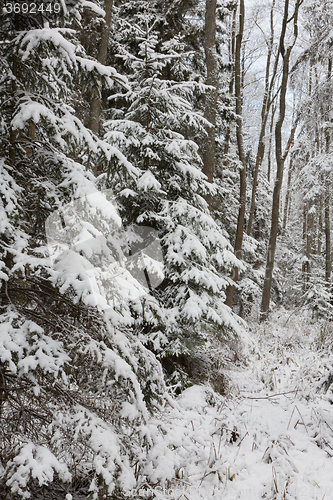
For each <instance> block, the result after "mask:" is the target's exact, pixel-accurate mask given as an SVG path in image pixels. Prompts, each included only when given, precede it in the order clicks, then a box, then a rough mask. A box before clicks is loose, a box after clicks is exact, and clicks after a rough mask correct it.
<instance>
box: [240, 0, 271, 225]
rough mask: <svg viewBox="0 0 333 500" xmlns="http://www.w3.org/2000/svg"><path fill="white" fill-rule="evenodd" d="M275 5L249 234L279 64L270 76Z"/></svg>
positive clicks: (268, 44) (268, 49) (268, 50)
mask: <svg viewBox="0 0 333 500" xmlns="http://www.w3.org/2000/svg"><path fill="white" fill-rule="evenodd" d="M274 7H275V0H273V2H272V7H271V13H270V27H271V32H270V38H269V41H268V43H267V59H266V73H265V92H264V97H263V101H262V107H261V125H260V132H259V141H258V147H257V154H256V162H255V168H254V175H253V184H252V196H251V207H250V215H249V222H248V226H247V234H251V231H252V224H253V216H254V211H255V204H256V193H257V186H258V175H259V170H260V167H261V165H262V162H263V159H264V153H265V135H266V124H267V119H268V115H269V111H270V107H271V104H272V101H271V96H272V90H273V87H274V81H275V78H276V72H277V66H278V65H277V63H276V64H275V65H274V69H273V74H272V76H271V77H270V73H271V58H272V52H273V44H274ZM277 58H278V56H277Z"/></svg>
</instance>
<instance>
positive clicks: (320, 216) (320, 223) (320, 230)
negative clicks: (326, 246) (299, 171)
mask: <svg viewBox="0 0 333 500" xmlns="http://www.w3.org/2000/svg"><path fill="white" fill-rule="evenodd" d="M318 212H319V213H318V237H317V238H318V240H317V254H318V255H321V245H322V234H323V198H322V196H320V199H319V206H318Z"/></svg>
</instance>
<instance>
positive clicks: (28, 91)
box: [0, 11, 165, 498]
mask: <svg viewBox="0 0 333 500" xmlns="http://www.w3.org/2000/svg"><path fill="white" fill-rule="evenodd" d="M78 12H79V11H77V13H78ZM1 21H2V23H1V44H0V75H1V81H0V106H1V110H2V114H1V138H0V142H1V145H0V151H1V155H0V169H1V175H0V186H1V188H0V214H1V218H0V221H1V222H0V273H1V283H2V284H1V315H0V338H1V343H0V420H1V423H0V456H1V462H2V466H3V469H1V488H3V491H2V493H1V494H5V493H4V489H8V490H10V491H11V492H12V494H13V495H16V497H21V498H28V497H29V496H31V492H32V494H33V495H34V494H35V489H34V488H35V487H36V486H37V487H38V488H39V490H41V489H42V488H43V487H44V486H45V485H47V484H48V483H52V482H53V483H62V486H61V487H62V491H64V490H65V491H67V492H74V491H75V488H76V485H77V484H79V482H80V481H84V483H83V484H84V488H85V491H86V495H87V496H88V494H89V495H90V496H91V498H98V497H99V495H104V494H105V495H106V494H107V495H111V494H116V492H117V490H121V491H122V494H126V492H129V491H131V490H132V488H133V487H134V486H135V485H136V481H137V479H138V473H137V472H135V471H139V470H140V471H141V476H140V477H142V480H143V481H149V480H150V477H154V480H155V481H156V480H158V478H159V477H160V475H159V474H160V473H159V472H157V470H156V467H157V468H158V467H159V463H158V460H157V461H156V460H155V462H154V464H155V465H154V464H152V461H151V458H149V457H148V454H149V450H152V449H154V446H155V444H154V443H155V442H156V440H157V441H158V440H159V437H158V433H159V432H158V430H157V426H156V425H154V424H150V426H147V422H148V420H149V412H150V411H151V410H152V409H153V408H157V407H159V405H160V404H161V402H162V401H165V386H164V382H163V375H162V371H161V368H160V365H159V363H158V362H157V361H156V359H155V358H154V357H153V356H152V355H151V353H149V352H148V351H147V349H146V348H145V347H144V346H143V344H142V343H141V342H140V341H139V340H138V339H137V338H135V340H134V338H133V336H132V335H131V333H130V329H129V326H130V325H131V324H132V323H133V321H134V318H133V316H132V315H131V312H130V309H129V307H128V302H127V301H126V300H124V296H125V295H126V288H128V287H132V288H133V287H134V288H136V289H139V288H140V285H139V283H138V282H137V281H136V280H135V279H134V278H133V279H132V281H131V282H129V281H128V280H125V281H123V282H119V281H118V282H115V277H114V275H115V274H117V273H118V274H119V273H121V272H125V269H124V268H123V267H122V264H121V263H120V262H119V260H120V259H121V258H122V257H121V256H122V252H121V247H122V243H121V241H120V240H121V235H119V234H118V235H117V232H116V231H115V230H114V229H113V228H115V227H117V226H119V225H120V224H121V219H120V217H119V215H118V214H117V211H116V208H115V207H114V204H113V202H112V200H110V199H108V197H107V196H106V195H104V194H103V193H100V192H99V191H98V190H97V187H96V186H97V183H96V179H95V177H94V175H93V174H92V170H93V169H94V168H95V166H96V164H97V165H103V169H105V170H107V168H108V166H109V165H110V164H112V166H113V167H112V168H113V172H114V171H117V172H118V177H123V178H124V179H126V178H128V179H131V178H133V177H137V176H138V174H139V170H138V169H137V168H136V167H134V166H132V165H131V164H130V163H129V161H127V160H126V159H125V157H124V156H123V155H122V154H121V152H120V151H119V150H118V149H116V148H115V147H113V146H110V145H109V144H107V143H106V142H104V141H101V140H99V139H98V138H97V137H96V136H94V135H93V134H92V133H91V132H90V131H89V130H87V129H86V128H85V126H84V125H83V124H82V122H81V121H80V120H79V119H78V118H77V117H76V116H75V114H74V109H73V104H75V102H74V101H73V99H74V98H75V96H76V93H77V88H78V85H81V88H83V89H90V90H91V89H93V88H98V87H99V84H100V81H101V80H102V81H103V83H104V85H105V86H108V87H110V86H111V85H112V83H113V81H114V80H116V81H117V82H118V83H121V84H122V85H123V86H126V85H127V84H126V81H125V80H124V78H123V77H121V76H120V75H119V74H117V72H116V71H115V70H114V69H113V68H110V67H106V66H103V65H101V64H99V63H98V62H96V61H95V60H94V59H92V58H89V57H88V56H86V54H85V53H84V51H83V49H82V47H81V46H80V44H79V43H78V41H77V39H76V34H75V31H74V30H73V26H74V24H73V22H74V21H71V23H72V24H71V29H68V28H66V19H64V18H62V19H61V20H60V21H61V22H60V21H59V20H58V21H57V22H56V23H55V24H54V25H52V24H51V27H50V25H49V24H46V25H44V27H43V26H41V25H40V24H38V23H37V22H36V19H35V18H34V17H33V16H32V17H31V16H26V15H25V16H23V15H22V16H19V15H17V14H12V15H11V14H8V15H5V16H3V17H2V19H1ZM59 24H60V25H62V27H59ZM45 226H46V232H45ZM62 235H63V238H62ZM46 236H48V239H46ZM52 237H53V239H54V241H51V238H52ZM110 262H111V264H112V265H108V263H110ZM103 266H104V267H103ZM105 282H109V287H108V289H107V290H105ZM110 283H111V284H110ZM115 283H116V284H115ZM108 293H109V295H110V296H108ZM112 298H114V299H115V300H112ZM107 299H109V301H108V300H107ZM93 306H94V307H93ZM97 306H98V307H97ZM159 446H161V445H159ZM159 449H160V450H161V448H159ZM163 455H164V452H162V455H161V456H163ZM146 464H149V467H148V468H147V467H146ZM155 466H156V467H155ZM145 467H146V468H145ZM145 471H146V472H145ZM163 474H164V472H163ZM70 481H72V483H70ZM38 485H39V486H38ZM53 487H54V488H55V486H53ZM89 492H90V493H89ZM128 494H129V495H130V493H128Z"/></svg>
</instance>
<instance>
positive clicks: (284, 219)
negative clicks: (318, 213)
mask: <svg viewBox="0 0 333 500" xmlns="http://www.w3.org/2000/svg"><path fill="white" fill-rule="evenodd" d="M292 170H293V158H292V157H291V158H290V162H289V168H288V179H287V191H286V198H285V202H284V207H283V223H282V236H283V237H284V236H285V234H286V229H287V219H288V208H289V202H290V190H291V174H292Z"/></svg>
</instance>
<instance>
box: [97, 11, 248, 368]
mask: <svg viewBox="0 0 333 500" xmlns="http://www.w3.org/2000/svg"><path fill="white" fill-rule="evenodd" d="M135 30H136V37H137V44H138V51H137V53H136V54H132V53H129V52H127V54H122V57H123V58H126V63H127V65H128V66H129V67H130V68H131V70H132V74H131V76H130V77H129V78H130V83H129V85H130V90H129V91H128V92H126V93H123V94H121V95H114V96H113V99H114V100H117V98H120V99H121V101H122V103H124V102H125V103H126V104H125V105H123V106H121V107H120V106H119V108H118V109H116V110H112V109H111V110H110V112H111V113H112V114H113V115H114V118H113V119H110V120H109V121H107V122H106V123H105V128H106V129H107V133H106V136H105V138H106V140H107V141H108V142H109V143H110V144H112V145H114V146H117V147H118V148H119V149H120V150H121V151H122V152H123V153H124V155H125V156H126V157H127V158H128V159H130V160H131V161H132V162H133V163H135V166H136V167H137V168H140V171H141V176H140V177H139V179H138V181H137V185H136V188H135V189H134V190H131V191H129V190H124V191H123V192H122V193H120V197H119V204H120V206H121V207H122V209H121V213H123V214H124V218H125V219H126V222H127V223H128V224H130V223H136V224H144V225H146V226H151V227H153V228H155V229H157V230H158V231H159V235H160V238H161V242H162V249H163V253H164V261H165V269H164V272H165V280H164V281H163V283H162V284H161V285H160V286H159V287H158V288H157V289H156V290H154V291H152V294H153V295H154V297H155V298H156V300H157V301H158V303H159V304H160V307H161V309H162V310H163V311H164V315H165V320H164V324H163V325H160V324H154V322H153V321H152V320H151V318H152V315H148V305H147V304H146V305H144V308H145V311H147V316H146V317H145V312H144V313H143V314H144V322H143V323H142V321H141V323H139V325H138V327H139V328H140V329H141V331H142V333H143V336H142V337H143V338H146V341H147V344H148V345H149V346H150V347H151V348H152V349H153V350H154V351H155V352H157V353H159V354H160V356H161V357H162V358H165V357H167V358H168V360H169V361H170V359H171V358H173V359H177V360H180V359H181V357H182V356H183V357H185V358H186V357H187V355H188V354H189V353H192V355H193V353H194V352H195V351H196V350H197V349H198V346H199V345H200V344H201V345H203V344H204V343H205V341H206V340H207V339H209V338H212V336H214V337H220V338H227V337H228V335H231V336H233V335H234V334H235V332H236V331H239V326H238V324H237V322H236V320H235V318H234V317H233V315H232V313H231V312H230V309H229V308H228V307H226V306H225V304H224V300H225V289H226V287H227V285H228V278H227V277H226V275H227V274H228V272H229V273H230V269H231V267H232V266H233V265H234V264H237V262H238V261H237V260H236V259H235V257H234V256H233V254H232V249H231V246H230V243H229V241H228V235H227V233H226V232H225V231H222V230H221V228H220V227H219V226H218V225H217V224H216V222H215V221H214V219H213V218H212V216H211V215H210V213H209V209H208V206H207V203H206V201H205V199H204V196H205V194H207V193H208V192H209V190H213V189H214V187H213V186H211V185H210V184H209V183H208V182H207V181H206V178H205V176H204V175H203V174H202V172H201V168H202V162H201V159H200V156H199V153H198V149H199V148H198V145H197V144H196V143H195V142H194V141H193V140H191V139H189V137H191V136H193V135H195V134H201V137H202V140H205V135H204V126H205V125H206V122H205V120H204V119H203V118H202V117H201V116H200V115H199V114H198V113H195V112H194V111H193V109H192V105H191V102H192V95H193V92H194V91H195V90H196V89H197V85H196V84H195V82H191V81H190V82H182V81H174V80H170V79H167V80H166V79H164V78H163V76H162V72H163V68H164V67H165V65H166V64H169V65H170V64H171V63H172V61H175V64H177V61H178V59H180V58H181V54H177V53H176V52H175V51H174V50H172V52H171V53H170V52H169V51H168V49H169V47H170V46H171V44H170V42H168V43H167V44H165V45H162V50H163V49H165V52H158V51H157V49H156V47H157V44H158V36H157V34H156V33H155V32H154V23H153V21H151V22H150V21H149V19H147V17H146V16H142V17H141V18H140V23H139V22H138V23H137V24H136V25H135ZM110 187H112V176H110Z"/></svg>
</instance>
